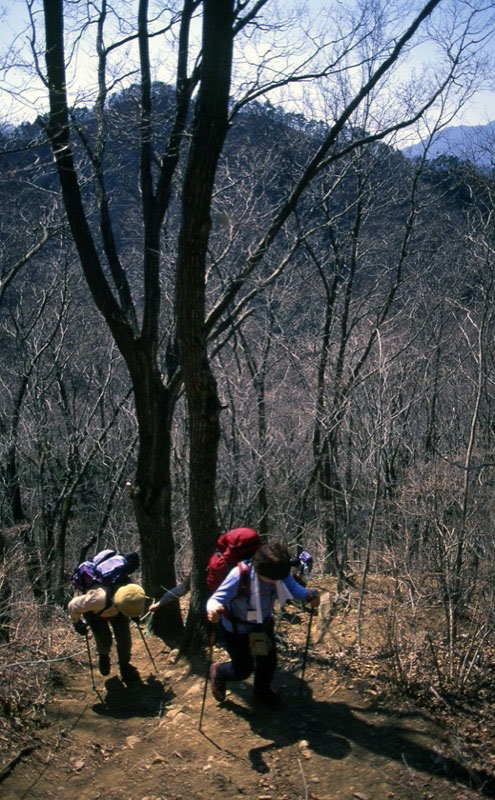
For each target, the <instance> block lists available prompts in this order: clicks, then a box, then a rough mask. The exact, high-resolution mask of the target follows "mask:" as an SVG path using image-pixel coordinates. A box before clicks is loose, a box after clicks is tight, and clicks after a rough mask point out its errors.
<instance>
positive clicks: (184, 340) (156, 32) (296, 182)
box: [33, 0, 472, 649]
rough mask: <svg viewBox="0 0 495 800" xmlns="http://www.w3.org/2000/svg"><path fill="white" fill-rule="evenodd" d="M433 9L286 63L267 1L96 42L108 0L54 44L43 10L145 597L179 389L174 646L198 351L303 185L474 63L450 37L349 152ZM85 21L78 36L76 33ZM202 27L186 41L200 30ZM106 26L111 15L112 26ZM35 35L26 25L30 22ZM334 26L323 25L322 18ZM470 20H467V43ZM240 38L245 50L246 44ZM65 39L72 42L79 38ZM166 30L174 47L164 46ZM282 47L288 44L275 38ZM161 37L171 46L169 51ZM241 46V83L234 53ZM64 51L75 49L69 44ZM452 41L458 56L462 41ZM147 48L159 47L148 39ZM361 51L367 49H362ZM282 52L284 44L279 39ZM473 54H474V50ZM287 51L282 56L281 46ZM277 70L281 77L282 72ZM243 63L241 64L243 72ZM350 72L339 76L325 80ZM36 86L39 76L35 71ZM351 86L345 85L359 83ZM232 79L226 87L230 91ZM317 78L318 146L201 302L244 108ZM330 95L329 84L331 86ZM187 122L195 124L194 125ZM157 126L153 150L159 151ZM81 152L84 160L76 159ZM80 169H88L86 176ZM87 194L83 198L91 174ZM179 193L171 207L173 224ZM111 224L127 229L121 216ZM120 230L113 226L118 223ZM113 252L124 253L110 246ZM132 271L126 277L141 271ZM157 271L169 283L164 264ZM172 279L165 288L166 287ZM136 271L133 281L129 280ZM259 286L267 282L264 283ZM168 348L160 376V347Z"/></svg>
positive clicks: (206, 470)
mask: <svg viewBox="0 0 495 800" xmlns="http://www.w3.org/2000/svg"><path fill="white" fill-rule="evenodd" d="M440 4H441V0H429V2H427V3H425V4H424V6H423V7H421V8H419V9H418V12H417V14H416V16H414V17H412V18H411V20H410V21H409V23H407V24H406V25H405V26H404V28H403V30H402V31H397V28H396V27H392V28H390V27H387V26H385V28H384V29H383V30H382V34H383V37H381V36H378V34H377V26H378V25H379V24H380V22H381V21H382V20H383V15H382V14H381V13H378V12H379V9H378V6H377V4H376V3H370V4H369V6H368V5H367V4H364V6H363V7H361V9H360V11H359V14H358V10H357V9H356V14H355V15H354V17H353V16H352V15H351V14H349V15H348V19H347V23H348V28H347V32H346V33H342V31H343V28H342V27H341V30H340V35H339V36H338V37H332V35H330V33H329V35H328V36H327V35H326V31H325V32H324V34H323V35H322V36H321V37H320V38H319V39H317V38H313V39H312V40H311V39H309V38H308V41H312V42H313V52H312V53H311V54H309V55H308V54H307V52H305V54H304V56H303V57H302V58H301V60H300V62H299V63H297V62H296V60H295V59H296V56H295V51H294V52H290V51H289V50H287V51H286V52H282V58H281V62H280V61H277V60H275V61H273V59H272V58H271V56H270V53H269V54H268V55H267V56H265V57H263V56H260V55H259V53H260V52H261V51H260V49H259V48H258V45H259V44H260V41H262V37H263V35H264V34H265V33H266V32H267V31H268V32H270V33H269V34H268V35H269V36H271V35H272V34H278V35H279V36H280V37H281V38H282V39H283V41H286V40H287V39H286V37H287V25H285V26H284V25H282V23H281V22H280V21H279V23H278V27H277V25H276V24H275V23H274V22H273V21H272V20H271V18H270V16H269V12H270V11H271V10H272V8H273V7H274V4H273V3H271V2H269V0H252V1H250V0H246V1H245V2H241V0H202V1H200V0H183V2H181V3H175V4H172V6H171V7H170V8H169V7H167V9H165V10H164V9H158V11H156V9H155V10H154V12H155V16H154V17H153V19H152V24H151V23H150V19H149V18H151V17H152V16H153V15H152V13H151V11H150V8H149V3H148V0H140V2H139V7H138V14H137V19H136V20H135V21H134V22H132V21H128V20H127V21H125V20H122V19H118V20H117V23H116V24H114V26H113V29H112V28H110V29H109V31H110V33H109V36H110V39H109V40H108V41H107V40H106V38H105V33H106V31H107V28H106V25H107V18H108V17H109V16H111V14H113V15H114V17H115V14H116V12H118V10H119V8H118V6H117V7H116V8H113V7H112V8H110V6H108V5H107V2H106V0H101V2H100V3H98V4H96V6H95V5H94V4H92V5H91V7H90V6H89V4H88V9H87V12H88V14H87V19H86V21H85V22H83V21H82V20H80V21H79V23H78V22H77V20H76V23H75V28H74V29H73V30H72V31H71V33H72V34H73V36H72V37H69V36H68V35H67V33H65V34H64V23H67V26H69V23H70V25H74V21H73V20H72V19H70V20H69V10H70V8H69V6H65V5H64V3H63V1H62V0H44V2H43V5H44V19H45V60H46V71H45V72H44V73H43V74H42V78H43V80H44V82H45V86H46V91H47V94H48V97H49V109H50V110H49V115H48V118H45V119H43V120H42V124H43V126H44V129H45V131H46V133H47V136H48V138H49V140H50V143H51V146H52V150H53V155H54V159H55V163H56V168H57V171H58V177H59V181H60V186H61V191H62V196H63V200H64V204H65V209H66V214H67V218H68V222H69V225H70V228H71V231H72V236H73V238H74V242H75V244H76V247H77V250H78V254H79V258H80V262H81V266H82V269H83V272H84V275H85V277H86V280H87V283H88V286H89V288H90V291H91V294H92V297H93V300H94V302H95V304H96V306H97V307H98V309H99V310H100V312H101V314H102V315H103V317H104V319H105V320H106V323H107V324H108V326H109V328H110V331H111V333H112V335H113V337H114V340H115V342H116V344H117V346H118V348H119V350H120V352H121V353H122V356H123V358H124V360H125V363H126V365H127V369H128V371H129V375H130V379H131V383H132V388H133V392H134V402H135V408H136V418H137V426H138V432H139V448H138V460H137V468H136V475H135V480H134V481H133V489H132V497H133V502H134V508H135V513H136V519H137V523H138V528H139V533H140V540H141V554H142V565H143V579H144V584H145V587H146V590H147V592H148V593H149V594H152V595H154V596H156V595H158V594H160V592H161V589H162V587H163V586H164V585H165V586H170V585H172V584H173V583H174V580H175V570H174V535H173V531H172V524H171V486H172V480H171V474H170V451H171V425H172V418H173V413H174V407H175V402H176V399H177V396H178V391H179V388H180V386H181V385H184V387H185V393H186V397H187V403H188V413H189V435H190V451H189V452H190V476H189V524H190V529H191V539H192V564H193V582H192V587H193V589H192V596H191V606H190V609H191V610H190V615H189V624H188V627H187V634H188V635H187V636H186V644H185V646H186V647H187V648H189V649H192V648H194V647H195V646H196V645H197V644H198V643H199V642H200V641H201V633H202V620H203V616H204V615H203V613H202V609H203V602H204V594H205V587H204V581H203V575H204V567H205V564H206V559H207V555H208V552H209V550H210V548H211V546H212V543H213V540H214V537H215V535H216V532H217V531H216V513H215V477H216V465H217V450H218V442H219V430H220V429H219V425H220V410H221V403H220V400H219V397H218V391H217V386H216V381H215V376H214V374H213V372H212V369H211V365H210V361H209V356H208V341H209V340H211V339H212V338H214V337H215V336H217V335H218V333H219V331H221V330H224V329H225V324H226V320H227V319H228V321H229V323H230V322H232V321H234V320H235V317H236V314H239V313H242V311H243V309H244V307H245V304H246V302H247V300H246V296H244V297H243V298H242V299H239V298H240V293H241V290H242V289H243V287H244V286H245V285H246V283H247V281H249V280H250V279H251V278H252V276H253V275H255V274H256V273H257V271H259V270H260V268H262V267H263V265H264V264H265V262H266V258H267V254H268V253H269V252H270V250H271V248H272V247H273V245H274V242H276V241H277V239H278V237H279V236H280V234H281V232H282V231H284V230H285V229H286V227H287V225H288V222H289V220H290V218H291V215H292V214H293V213H294V212H295V210H296V209H297V207H298V204H299V202H300V200H301V198H302V197H303V195H304V193H305V191H306V190H307V188H308V187H309V186H310V185H311V183H312V181H314V180H315V179H316V178H317V177H318V176H320V175H321V174H322V173H323V171H324V170H325V169H326V168H327V167H328V166H329V165H331V164H332V163H335V162H336V161H337V160H338V159H340V158H342V157H343V156H344V155H346V154H348V153H350V152H352V151H353V150H356V149H357V148H360V147H363V146H364V145H366V144H367V143H369V142H372V141H376V140H379V139H382V138H384V137H386V136H387V135H389V134H391V133H392V132H393V131H397V130H400V129H401V128H405V127H407V126H408V125H412V124H413V123H415V122H417V121H418V120H419V119H420V118H421V117H422V115H423V114H425V112H426V111H427V110H428V109H429V108H431V107H432V105H433V103H434V102H435V100H436V99H437V98H441V97H442V96H443V95H444V93H445V92H446V91H447V90H448V87H449V86H451V85H452V81H453V79H455V78H456V76H457V74H458V72H459V70H460V69H462V66H463V60H464V59H465V58H466V54H467V53H468V52H469V47H468V38H466V37H467V34H466V33H465V36H464V38H458V39H457V42H458V44H457V49H452V48H450V49H449V50H448V63H449V66H448V69H447V70H446V72H445V74H444V75H443V76H442V77H441V78H439V79H438V80H437V81H436V82H435V83H434V85H432V86H431V87H422V88H427V89H428V90H427V91H425V92H419V91H418V90H417V89H416V95H415V96H412V95H411V96H409V98H408V102H407V104H406V105H405V107H404V109H403V111H402V113H400V114H399V115H398V116H396V117H395V118H394V119H392V117H391V116H390V115H389V117H388V119H386V120H385V121H384V123H383V124H382V125H380V126H378V128H377V129H376V130H373V131H370V132H368V131H362V133H361V135H355V136H353V137H352V138H351V140H349V138H348V137H346V136H344V135H343V134H344V133H345V131H346V126H348V125H350V124H351V122H352V120H353V118H354V115H355V114H356V112H357V111H358V110H359V109H360V108H361V106H362V105H363V104H367V103H372V102H373V100H374V98H375V97H376V96H377V92H378V90H379V89H380V87H383V82H384V79H385V77H386V76H387V75H388V74H389V73H390V72H391V70H393V68H394V67H395V66H396V65H397V63H398V62H399V60H400V58H401V57H402V55H403V53H404V52H405V51H406V49H407V47H408V46H409V45H410V43H411V42H412V41H413V39H414V37H415V35H416V34H417V33H418V31H419V29H420V28H421V26H422V25H423V24H424V23H425V22H426V21H427V20H428V19H429V17H430V16H431V15H432V13H433V12H434V11H435V9H436V8H437V6H439V5H440ZM88 21H89V23H90V24H89V25H88V24H86V23H87V22H88ZM199 21H201V31H200V33H199V34H198V33H197V25H198V22H199ZM114 23H115V19H114ZM33 24H35V20H34V18H33ZM328 24H329V25H330V18H328ZM468 27H469V20H466V27H465V31H466V30H468ZM90 28H92V29H94V30H95V32H96V33H95V41H96V49H97V54H98V59H97V66H98V84H97V87H98V91H97V96H96V101H95V106H94V114H95V118H96V126H95V129H94V130H92V131H91V133H90V135H88V133H87V132H86V131H85V130H83V126H81V125H80V123H79V121H78V117H77V114H75V113H73V110H72V109H71V104H70V101H69V97H68V86H67V83H68V78H67V65H68V63H69V61H70V58H71V57H75V55H76V53H77V50H78V48H79V46H80V40H81V36H82V34H83V32H85V31H87V30H88V29H90ZM246 32H249V36H246V37H245V38H244V40H243V39H242V37H243V35H244V34H245V33H246ZM74 34H75V35H74ZM172 34H174V37H175V38H173V39H169V40H167V39H166V37H167V36H171V35H172ZM157 37H162V41H163V44H162V45H161V48H162V50H160V48H159V53H160V58H161V60H163V61H165V60H166V59H169V58H170V57H171V56H173V58H174V61H175V67H174V69H173V73H174V92H173V102H172V104H171V108H170V113H169V114H168V118H167V119H166V120H164V119H159V118H158V119H157V118H155V116H154V105H153V81H152V58H151V55H150V46H151V43H152V42H154V41H155V40H157ZM284 37H285V38H284ZM132 41H134V42H137V45H138V53H139V58H138V60H139V65H138V70H137V72H138V76H139V142H138V143H137V153H138V157H139V202H140V222H139V226H138V228H139V232H140V237H141V238H140V245H139V249H137V248H136V246H135V245H134V247H133V248H132V257H131V256H130V250H129V249H127V250H125V249H124V248H122V247H120V243H121V239H122V237H121V236H119V235H118V232H117V228H118V225H117V221H116V218H115V215H114V214H113V212H112V202H114V201H115V198H114V197H113V195H112V180H111V168H110V169H109V162H108V161H107V160H106V148H107V147H108V138H107V129H106V116H105V109H106V105H107V101H108V95H109V90H110V87H111V85H112V82H113V85H118V83H117V82H118V81H119V80H121V76H118V75H116V73H115V72H112V73H111V75H109V74H108V73H109V70H108V62H109V59H110V56H111V55H112V54H114V53H115V52H117V51H118V49H119V47H123V46H125V45H126V44H128V43H129V42H132ZM166 41H171V42H172V44H171V45H169V46H167V45H166V44H165V42H166ZM241 41H244V46H245V50H244V59H245V64H246V71H245V74H244V72H242V71H239V69H238V63H237V60H236V57H237V54H240V53H241V50H240V49H239V50H238V51H236V47H237V46H238V47H239V48H240V44H238V43H240V42H241ZM69 42H70V43H71V45H70V46H69ZM459 42H460V44H459ZM155 43H156V41H155ZM363 43H365V44H366V47H364V49H363ZM279 44H280V41H279ZM471 44H472V42H471ZM286 47H289V45H287V44H286ZM280 63H282V64H283V66H281V65H280ZM247 65H250V68H249V69H248V67H247ZM346 71H347V73H348V80H341V79H340V80H339V82H338V84H337V82H336V80H335V76H336V75H338V76H340V77H341V76H342V75H343V74H344V73H346ZM40 74H41V69H40ZM358 75H359V78H358V79H356V76H358ZM234 78H235V85H234ZM309 81H313V82H317V81H320V82H321V83H322V86H323V87H324V88H325V87H326V91H327V94H330V96H331V106H332V121H331V123H330V124H329V125H328V126H327V127H326V129H325V134H324V135H323V136H322V137H319V138H318V139H315V145H314V150H313V151H312V152H310V153H309V154H308V156H307V157H306V158H305V161H304V163H301V164H300V166H299V167H295V168H294V172H293V176H292V178H291V185H290V187H289V191H288V192H287V195H286V196H285V197H281V198H280V200H279V202H278V203H277V204H276V206H274V208H273V209H272V212H271V214H270V216H269V219H268V221H267V223H266V225H265V229H264V230H260V231H256V232H255V236H254V237H253V238H252V241H251V243H250V245H249V252H247V253H246V252H245V253H243V254H242V256H241V257H240V258H239V259H238V260H237V262H235V263H232V264H231V269H230V273H229V274H228V277H227V279H226V280H223V281H222V282H221V283H220V285H219V288H218V292H217V294H216V296H215V297H214V298H213V299H210V300H209V302H208V303H207V301H206V276H207V266H208V263H209V258H214V256H211V254H210V253H209V244H210V242H211V232H212V214H211V209H212V199H213V196H214V191H215V179H216V175H217V167H218V163H219V159H220V157H221V155H222V151H223V149H224V143H225V140H226V137H227V134H228V131H229V126H230V124H231V122H232V120H233V118H234V117H235V115H236V114H238V113H239V111H240V110H241V109H242V108H244V107H245V106H246V104H247V103H249V102H250V101H253V100H256V98H259V97H263V98H266V96H267V95H268V94H269V93H270V92H275V91H278V92H281V91H282V90H284V89H287V87H290V86H299V85H302V84H307V83H308V82H309ZM337 86H338V87H339V88H337ZM191 112H192V113H191ZM157 127H158V128H159V133H160V136H159V137H158V139H159V140H160V141H161V152H160V153H156V152H155V148H154V144H156V141H157V136H156V129H157ZM81 152H83V153H84V155H85V160H84V162H83V160H82V159H81V158H80V153H81ZM81 163H84V168H82V167H81ZM89 174H90V175H91V186H92V188H93V189H94V198H95V199H94V202H93V201H91V202H90V200H89V184H88V175H89ZM175 191H177V192H178V194H179V197H180V203H178V204H177V205H176V206H175V211H174V214H172V198H173V196H174V192H175ZM120 223H122V220H120ZM121 228H122V226H121ZM119 247H120V249H119ZM137 261H139V265H138V267H139V268H137V266H136V262H137ZM167 264H168V270H169V271H168V274H167V275H166V276H165V275H164V267H165V265H167ZM173 267H175V269H174V273H175V278H174V276H173V275H171V270H172V268H173ZM136 274H138V278H136ZM166 281H168V282H169V284H173V285H174V287H175V289H174V292H175V295H174V301H173V303H170V305H169V311H170V318H169V320H168V321H167V324H166V325H165V328H164V329H163V328H162V327H161V326H162V323H163V310H162V308H161V302H162V289H163V286H164V283H165V282H166ZM269 283H270V282H269V281H268V280H266V281H265V285H269ZM164 349H165V350H166V352H167V359H166V363H167V369H163V364H162V360H163V361H165V357H164V355H163V350H164ZM180 626H181V620H180V614H179V611H178V608H177V606H174V605H170V606H168V607H167V610H166V612H165V613H164V614H163V615H161V616H157V620H156V624H155V630H156V631H157V632H159V633H161V634H166V633H170V632H176V631H178V630H179V628H180Z"/></svg>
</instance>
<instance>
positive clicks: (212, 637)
mask: <svg viewBox="0 0 495 800" xmlns="http://www.w3.org/2000/svg"><path fill="white" fill-rule="evenodd" d="M216 638H217V637H216V630H215V626H214V625H212V627H211V630H210V638H209V642H208V662H207V664H206V675H205V685H204V689H203V702H202V703H201V714H200V715H199V723H198V730H201V725H202V723H203V714H204V710H205V703H206V692H207V690H208V678H209V677H210V669H211V665H212V663H213V646H214V644H215V641H216Z"/></svg>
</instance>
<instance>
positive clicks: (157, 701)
mask: <svg viewBox="0 0 495 800" xmlns="http://www.w3.org/2000/svg"><path fill="white" fill-rule="evenodd" d="M105 689H106V690H107V694H106V696H105V697H104V698H103V699H102V701H101V702H100V703H95V705H93V706H92V709H93V711H94V712H95V714H99V715H100V716H105V717H114V718H115V719H131V718H132V717H161V716H162V715H163V714H164V712H165V707H166V705H167V703H170V702H171V701H172V700H173V698H174V697H175V693H174V692H173V691H172V689H170V688H167V689H165V687H164V685H163V683H162V682H161V681H160V680H157V679H156V678H155V677H154V676H153V675H150V676H149V677H148V678H147V679H146V680H145V681H139V682H138V683H135V684H131V685H129V686H125V684H123V683H122V681H121V680H120V679H119V678H117V676H113V677H112V678H109V680H107V681H105Z"/></svg>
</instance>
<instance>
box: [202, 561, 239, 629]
mask: <svg viewBox="0 0 495 800" xmlns="http://www.w3.org/2000/svg"><path fill="white" fill-rule="evenodd" d="M239 578H240V573H239V569H238V568H237V567H234V568H233V569H231V571H230V572H229V574H228V575H227V577H226V578H225V580H224V581H223V582H222V583H221V584H220V586H219V587H218V589H216V590H215V591H214V592H213V594H212V596H211V597H210V599H209V600H208V602H207V603H206V615H207V617H208V620H209V621H210V622H218V620H219V619H220V615H221V614H222V613H223V612H224V611H225V610H226V609H228V608H229V607H230V603H231V601H232V600H233V599H234V597H237V593H238V591H239Z"/></svg>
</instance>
